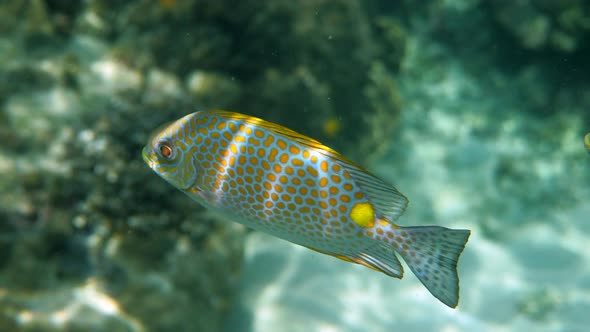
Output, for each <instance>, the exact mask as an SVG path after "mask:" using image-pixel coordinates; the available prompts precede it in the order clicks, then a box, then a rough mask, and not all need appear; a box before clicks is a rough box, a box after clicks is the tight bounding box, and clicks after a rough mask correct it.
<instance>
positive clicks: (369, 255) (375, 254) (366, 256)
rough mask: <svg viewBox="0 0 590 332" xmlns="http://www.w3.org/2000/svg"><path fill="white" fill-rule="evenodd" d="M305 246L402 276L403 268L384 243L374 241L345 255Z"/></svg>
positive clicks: (393, 275)
mask: <svg viewBox="0 0 590 332" xmlns="http://www.w3.org/2000/svg"><path fill="white" fill-rule="evenodd" d="M305 247H306V248H308V249H311V250H313V251H317V252H319V253H322V254H324V255H330V256H333V257H336V258H338V259H341V260H343V261H346V262H350V263H355V264H360V265H363V266H365V267H368V268H370V269H373V270H375V271H379V272H382V273H385V274H386V275H388V276H390V277H394V278H398V279H401V278H402V277H403V276H404V268H403V267H402V265H401V263H400V262H399V260H398V259H397V256H396V255H395V253H394V251H393V248H392V247H391V246H390V245H388V244H386V243H382V242H377V241H374V242H373V244H372V245H371V246H370V247H368V248H365V249H363V250H362V251H361V252H359V253H356V254H346V255H343V254H335V253H332V252H329V251H324V250H319V249H316V248H313V247H308V246H305Z"/></svg>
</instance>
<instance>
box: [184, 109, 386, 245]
mask: <svg viewBox="0 0 590 332" xmlns="http://www.w3.org/2000/svg"><path fill="white" fill-rule="evenodd" d="M198 114H199V113H197V115H196V116H197V117H198V116H199V115H198ZM190 125H192V126H194V128H193V129H192V130H190V131H189V132H184V133H183V134H182V135H183V140H182V141H183V142H184V143H185V145H186V148H187V149H191V148H192V149H194V150H193V151H194V152H193V155H194V157H193V161H194V165H196V167H195V168H196V171H197V173H198V174H199V176H200V177H201V178H200V179H198V181H197V182H196V183H198V184H200V187H201V189H202V192H198V193H193V194H194V195H200V196H199V199H200V200H202V199H203V197H206V199H208V200H210V202H208V203H209V205H211V206H216V207H219V209H220V210H221V211H222V212H224V213H226V214H229V215H230V216H234V217H235V218H234V219H235V220H236V221H239V222H241V223H243V224H245V225H246V226H249V227H251V228H254V229H258V230H261V231H265V232H267V233H270V234H273V235H275V236H278V237H281V238H283V239H286V240H289V241H292V242H295V243H299V244H303V245H305V246H308V247H313V248H316V249H319V250H324V251H326V252H334V253H351V254H352V253H356V252H359V251H361V250H363V249H364V248H366V246H367V242H366V241H367V239H366V237H365V235H366V234H368V233H371V235H378V236H383V237H389V234H391V232H389V233H388V232H387V231H386V230H385V229H383V230H381V229H379V230H371V229H361V228H360V226H358V225H357V224H356V223H355V222H353V221H352V220H351V219H350V215H349V214H350V212H351V210H352V207H353V206H355V204H357V203H359V202H366V201H367V200H368V199H367V197H366V196H365V195H364V193H363V191H362V190H360V188H359V187H358V186H357V185H356V184H355V182H354V181H353V179H351V177H350V175H349V174H348V172H347V171H346V165H344V164H343V163H344V162H343V161H342V160H339V159H335V158H334V157H332V156H331V155H330V154H327V153H322V152H323V151H320V150H318V148H314V147H312V146H308V145H305V144H301V143H300V142H299V141H296V140H293V139H292V138H290V137H289V136H288V135H281V134H280V133H277V132H276V131H273V130H271V129H269V128H265V127H262V126H261V127H259V126H257V125H256V123H255V122H247V121H244V120H243V119H233V118H227V117H223V116H219V115H215V114H206V116H204V117H202V118H198V119H197V120H196V121H193V122H192V123H191V124H189V126H190ZM187 127H188V126H187ZM191 135H192V136H191ZM199 199H198V200H199ZM376 224H378V223H376Z"/></svg>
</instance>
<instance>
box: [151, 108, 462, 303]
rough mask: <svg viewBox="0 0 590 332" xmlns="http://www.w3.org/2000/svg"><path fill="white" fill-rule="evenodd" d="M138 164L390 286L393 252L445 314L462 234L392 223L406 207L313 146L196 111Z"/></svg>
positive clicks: (213, 205) (454, 292)
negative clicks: (377, 273) (387, 279)
mask: <svg viewBox="0 0 590 332" xmlns="http://www.w3.org/2000/svg"><path fill="white" fill-rule="evenodd" d="M142 154H143V159H144V160H145V162H146V163H147V164H148V165H149V166H150V167H151V168H152V169H153V170H154V171H155V172H156V173H157V174H158V175H160V176H161V177H162V178H164V179H165V180H166V181H167V182H169V183H170V184H172V185H173V186H175V187H176V188H178V189H180V190H181V191H183V192H184V193H186V194H187V195H188V196H190V197H191V198H192V199H194V200H195V201H197V202H199V203H201V204H202V205H204V206H206V207H208V208H210V209H213V210H215V211H216V212H219V213H221V214H223V215H225V216H227V217H228V218H231V219H233V220H235V221H237V222H240V223H242V224H244V225H246V226H248V227H251V228H253V229H255V230H259V231H262V232H266V233H269V234H272V235H274V236H276V237H279V238H282V239H285V240H287V241H291V242H293V243H296V244H299V245H302V246H305V247H308V248H310V249H313V250H316V251H319V252H321V253H324V254H327V255H332V256H335V257H337V258H340V259H343V260H346V261H348V262H353V263H358V264H362V265H364V266H367V267H369V268H372V269H374V270H378V271H381V272H383V273H385V274H387V275H389V276H392V277H395V278H400V279H401V278H402V276H403V268H402V266H401V264H400V262H399V260H398V259H397V257H396V254H395V253H396V252H397V253H398V254H399V255H401V257H402V258H403V259H404V260H405V261H406V263H407V264H408V266H409V267H410V269H411V270H412V272H414V274H415V275H416V276H417V277H418V279H420V281H421V282H422V283H423V284H424V286H426V288H427V289H428V290H429V291H430V292H431V293H432V295H434V296H435V297H436V298H438V299H439V300H440V301H442V302H443V303H445V304H446V305H448V306H449V307H453V308H454V307H456V306H457V303H458V301H459V278H458V275H457V261H458V259H459V256H460V255H461V252H462V251H463V248H464V247H465V244H466V242H467V240H468V238H469V235H470V231H469V230H454V229H448V228H444V227H439V226H419V227H402V226H398V225H396V224H394V223H393V221H395V220H396V219H398V218H399V216H400V215H401V214H402V213H403V212H404V210H405V208H406V205H407V204H408V200H407V199H406V197H405V196H404V195H402V194H401V193H400V192H399V191H398V190H397V189H395V188H394V187H393V186H391V185H389V184H387V183H385V182H384V181H382V180H381V179H379V178H377V177H376V176H374V175H372V174H371V173H369V172H368V171H366V170H365V169H363V168H361V167H360V166H358V165H356V164H355V163H353V162H351V161H349V160H347V159H346V158H344V157H343V156H341V155H340V154H339V153H337V152H336V151H334V150H332V149H330V148H328V147H326V146H324V145H322V144H321V143H319V142H318V141H316V140H313V139H311V138H309V137H306V136H304V135H301V134H299V133H296V132H294V131H292V130H290V129H287V128H285V127H282V126H280V125H277V124H274V123H270V122H267V121H264V120H261V119H258V118H255V117H251V116H247V115H243V114H239V113H233V112H226V111H204V112H197V113H192V114H189V115H187V116H185V117H183V118H181V119H179V120H177V121H175V122H173V123H171V124H169V125H167V126H165V127H164V128H163V129H162V130H160V131H158V132H156V133H154V134H153V135H152V137H151V138H150V140H149V142H148V144H147V146H146V147H144V149H143V153H142Z"/></svg>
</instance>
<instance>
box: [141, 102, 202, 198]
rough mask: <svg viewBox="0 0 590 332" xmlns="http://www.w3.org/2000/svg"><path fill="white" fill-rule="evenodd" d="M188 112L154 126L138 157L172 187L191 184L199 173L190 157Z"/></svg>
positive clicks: (184, 189) (184, 186)
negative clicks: (183, 115) (173, 119)
mask: <svg viewBox="0 0 590 332" xmlns="http://www.w3.org/2000/svg"><path fill="white" fill-rule="evenodd" d="M193 115H194V114H189V115H187V116H185V117H183V118H181V119H179V120H177V121H174V122H171V123H169V124H166V125H164V126H162V127H160V128H158V129H156V130H155V131H154V132H153V133H152V135H151V136H150V138H149V140H148V142H147V144H146V146H144V147H143V150H142V153H141V155H142V158H143V160H144V161H145V162H146V164H148V166H149V167H150V168H151V169H152V170H153V171H154V172H156V174H158V175H159V176H160V177H162V178H163V179H164V180H166V181H167V182H168V183H170V184H171V185H173V186H174V187H176V188H178V189H180V190H183V191H186V190H188V189H190V188H192V187H194V186H195V182H196V179H197V177H198V175H199V171H198V167H197V161H196V160H195V159H194V154H193V153H192V152H193V151H194V150H193V149H192V148H193V147H194V145H193V144H192V142H190V139H189V135H188V134H187V132H188V131H190V130H192V129H191V128H190V123H191V121H190V119H191V117H192V116H193Z"/></svg>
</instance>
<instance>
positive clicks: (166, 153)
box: [158, 143, 174, 160]
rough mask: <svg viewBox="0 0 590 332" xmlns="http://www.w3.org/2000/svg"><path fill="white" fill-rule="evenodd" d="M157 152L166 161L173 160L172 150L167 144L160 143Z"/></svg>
mask: <svg viewBox="0 0 590 332" xmlns="http://www.w3.org/2000/svg"><path fill="white" fill-rule="evenodd" d="M158 152H159V153H160V155H161V156H162V157H164V158H166V159H168V160H170V159H173V158H174V150H173V149H172V146H170V144H169V143H161V144H160V145H159V146H158Z"/></svg>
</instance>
